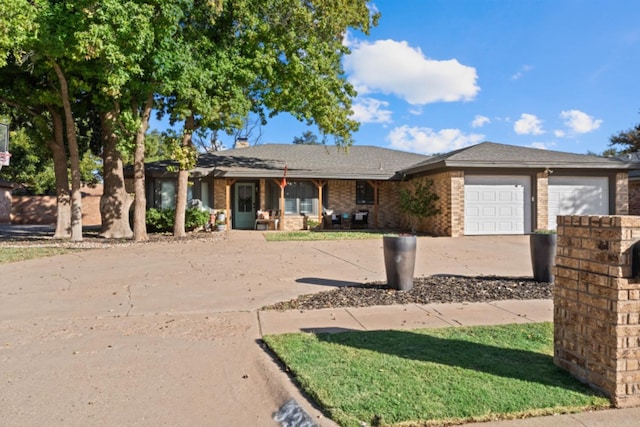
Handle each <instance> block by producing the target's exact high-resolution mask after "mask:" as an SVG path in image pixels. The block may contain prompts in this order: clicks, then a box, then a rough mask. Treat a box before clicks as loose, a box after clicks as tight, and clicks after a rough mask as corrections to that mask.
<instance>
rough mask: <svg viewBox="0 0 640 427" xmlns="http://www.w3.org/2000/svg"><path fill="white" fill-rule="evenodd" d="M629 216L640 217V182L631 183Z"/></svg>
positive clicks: (629, 185) (629, 186)
mask: <svg viewBox="0 0 640 427" xmlns="http://www.w3.org/2000/svg"><path fill="white" fill-rule="evenodd" d="M628 188H629V215H640V181H629V184H628Z"/></svg>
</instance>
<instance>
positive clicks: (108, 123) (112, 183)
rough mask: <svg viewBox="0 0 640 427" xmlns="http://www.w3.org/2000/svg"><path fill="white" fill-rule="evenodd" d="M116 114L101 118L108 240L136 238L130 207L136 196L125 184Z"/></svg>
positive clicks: (104, 218) (102, 203)
mask: <svg viewBox="0 0 640 427" xmlns="http://www.w3.org/2000/svg"><path fill="white" fill-rule="evenodd" d="M114 117H115V113H114V112H108V113H104V114H101V117H100V121H101V125H102V161H103V178H104V191H103V193H102V197H100V217H101V219H102V231H101V232H100V235H101V236H102V237H105V238H108V239H129V238H131V237H133V230H131V224H130V223H129V209H130V208H131V204H132V203H133V199H132V198H131V196H130V195H129V193H127V190H126V188H125V185H124V170H123V166H122V156H121V155H120V152H119V151H118V149H117V147H116V144H117V142H118V140H117V137H116V135H115V134H114V132H113V120H114Z"/></svg>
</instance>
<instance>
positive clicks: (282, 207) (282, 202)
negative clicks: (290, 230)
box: [273, 179, 287, 230]
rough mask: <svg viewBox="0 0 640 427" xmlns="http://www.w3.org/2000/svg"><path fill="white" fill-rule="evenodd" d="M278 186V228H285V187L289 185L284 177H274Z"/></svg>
mask: <svg viewBox="0 0 640 427" xmlns="http://www.w3.org/2000/svg"><path fill="white" fill-rule="evenodd" d="M273 182H275V183H276V184H277V185H278V187H280V221H278V230H284V187H285V186H286V185H287V184H286V182H284V179H282V180H280V179H274V180H273Z"/></svg>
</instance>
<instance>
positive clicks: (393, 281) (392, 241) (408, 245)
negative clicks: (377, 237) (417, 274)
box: [382, 236, 416, 291]
mask: <svg viewBox="0 0 640 427" xmlns="http://www.w3.org/2000/svg"><path fill="white" fill-rule="evenodd" d="M382 244H383V248H384V267H385V270H386V272H387V285H388V286H389V287H391V288H394V289H398V290H401V291H410V290H411V289H412V288H413V272H414V270H415V265H416V236H384V237H383V238H382Z"/></svg>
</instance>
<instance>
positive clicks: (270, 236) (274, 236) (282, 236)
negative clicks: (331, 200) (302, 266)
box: [264, 231, 387, 242]
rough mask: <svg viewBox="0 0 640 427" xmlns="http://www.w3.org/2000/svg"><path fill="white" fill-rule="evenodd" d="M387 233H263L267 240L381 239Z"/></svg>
mask: <svg viewBox="0 0 640 427" xmlns="http://www.w3.org/2000/svg"><path fill="white" fill-rule="evenodd" d="M385 234H387V233H384V232H382V231H283V232H278V233H264V238H265V239H266V240H267V241H268V242H283V241H287V240H298V241H312V240H364V239H381V238H382V236H384V235H385Z"/></svg>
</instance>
